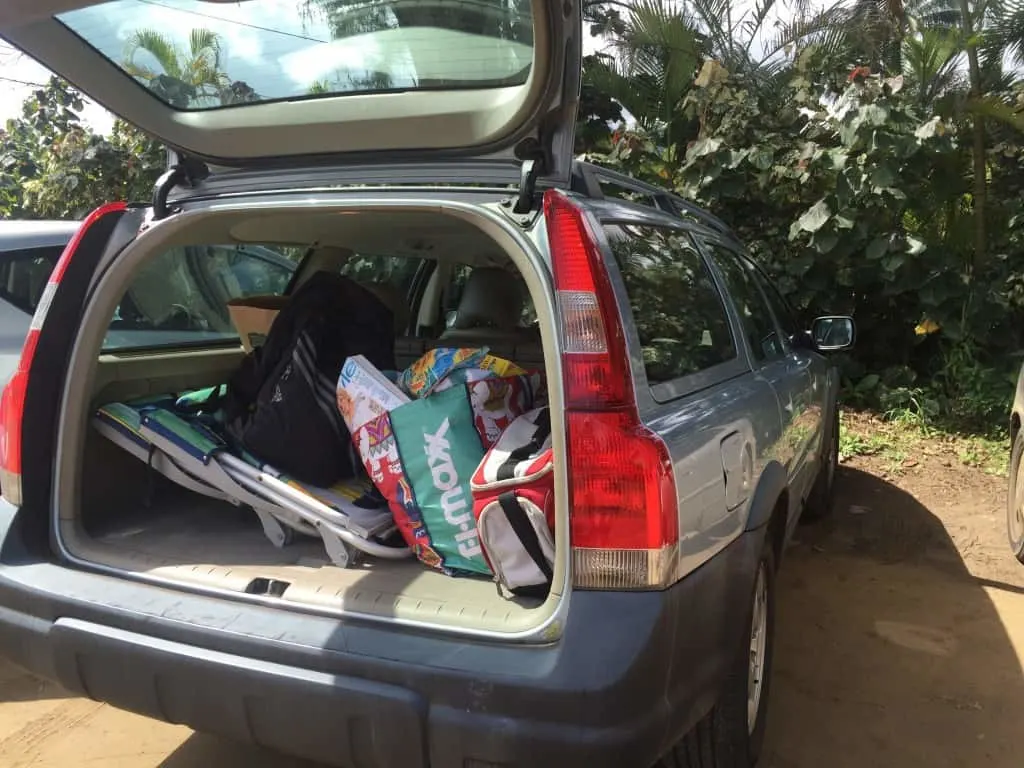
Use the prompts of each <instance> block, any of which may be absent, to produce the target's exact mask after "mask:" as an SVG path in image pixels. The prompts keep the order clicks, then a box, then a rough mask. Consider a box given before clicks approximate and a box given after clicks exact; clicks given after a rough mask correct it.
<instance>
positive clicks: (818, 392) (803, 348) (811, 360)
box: [740, 254, 837, 491]
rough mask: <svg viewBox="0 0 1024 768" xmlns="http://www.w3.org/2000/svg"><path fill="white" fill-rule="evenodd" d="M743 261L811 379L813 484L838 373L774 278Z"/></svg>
mask: <svg viewBox="0 0 1024 768" xmlns="http://www.w3.org/2000/svg"><path fill="white" fill-rule="evenodd" d="M740 261H741V263H742V264H744V265H745V266H746V267H747V269H748V270H749V271H750V273H751V274H752V275H753V276H754V281H755V282H756V283H757V284H758V286H759V287H760V288H761V290H762V292H763V293H764V295H765V298H766V299H767V301H768V305H769V306H770V307H771V309H772V313H773V314H774V315H775V319H776V321H777V323H778V324H779V326H780V327H781V328H782V331H783V333H784V334H785V336H786V339H788V340H789V342H790V348H791V350H792V351H791V354H792V355H793V356H794V357H796V358H797V359H799V360H800V361H801V363H802V364H803V365H804V367H805V369H806V370H807V374H808V376H809V377H810V380H811V391H810V393H809V394H808V396H807V402H808V406H807V413H806V414H805V417H804V418H805V420H806V426H807V427H808V428H810V429H811V430H812V440H811V441H810V443H809V444H808V446H807V451H808V456H807V463H808V466H809V468H810V470H809V474H810V479H809V482H810V483H812V484H813V482H814V477H815V476H816V474H817V468H818V465H819V462H820V461H821V450H822V442H823V440H824V438H825V432H826V431H827V430H826V428H827V426H828V421H827V419H828V417H829V416H831V413H830V409H831V408H832V407H833V403H832V402H831V397H832V393H833V391H834V390H835V389H836V386H837V385H835V384H834V383H832V384H830V373H831V374H833V376H835V375H837V373H836V371H835V369H834V367H833V366H831V365H829V362H828V360H827V359H826V358H825V357H824V356H823V355H821V354H819V353H818V352H816V351H815V350H814V349H812V348H811V344H810V343H809V342H808V339H807V333H806V332H807V328H806V327H805V326H803V325H801V323H800V321H799V320H798V319H797V314H796V312H794V311H793V308H792V307H791V306H790V304H789V302H788V301H786V299H785V297H784V296H783V295H782V294H781V293H780V292H779V289H778V288H777V287H776V286H775V284H774V283H773V282H772V280H771V278H769V277H768V275H767V274H765V272H764V270H763V269H761V268H760V267H759V266H757V264H756V263H754V262H753V260H751V259H749V258H746V256H745V255H743V254H740ZM809 490H810V489H808V491H809Z"/></svg>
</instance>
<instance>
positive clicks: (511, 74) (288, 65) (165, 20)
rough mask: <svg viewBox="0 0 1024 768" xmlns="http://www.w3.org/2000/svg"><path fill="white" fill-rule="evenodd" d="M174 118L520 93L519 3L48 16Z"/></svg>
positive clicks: (527, 58) (526, 62)
mask: <svg viewBox="0 0 1024 768" xmlns="http://www.w3.org/2000/svg"><path fill="white" fill-rule="evenodd" d="M57 18H58V19H59V20H60V21H61V22H62V23H64V24H65V25H66V26H67V27H68V28H70V29H71V30H72V31H73V32H75V33H76V34H77V35H79V36H80V37H82V38H83V39H84V40H85V41H86V42H87V43H89V44H90V45H91V46H93V47H94V48H96V49H97V50H98V51H99V52H100V53H102V54H103V55H104V56H106V57H107V58H108V59H110V61H112V62H113V63H114V64H116V65H117V66H119V67H120V68H121V69H122V70H123V71H124V72H125V74H126V75H128V76H130V77H132V78H134V79H135V80H136V81H137V82H139V83H141V84H142V85H143V86H145V87H146V88H147V89H148V90H149V91H150V92H151V93H152V94H153V95H154V96H156V97H157V98H159V99H161V100H162V101H164V102H165V103H167V104H169V105H170V106H172V107H175V108H177V109H215V108H219V107H226V106H233V105H238V104H245V103H254V102H261V101H272V100H280V99H295V98H300V97H316V96H325V95H333V94H346V93H358V92H361V93H366V92H375V91H394V90H429V89H460V88H486V87H497V86H508V85H522V84H523V83H525V82H526V79H527V77H528V76H529V73H530V68H531V65H532V63H533V19H532V16H531V13H530V1H529V0H248V1H247V2H244V3H221V4H213V3H209V2H203V0H159V1H157V0H108V2H105V3H100V4H99V5H94V6H91V7H88V8H81V9H78V10H74V11H70V12H68V13H63V14H60V15H59V16H58V17H57Z"/></svg>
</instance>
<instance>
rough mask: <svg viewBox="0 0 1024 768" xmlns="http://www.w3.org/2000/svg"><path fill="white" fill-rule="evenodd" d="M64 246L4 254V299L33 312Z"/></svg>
mask: <svg viewBox="0 0 1024 768" xmlns="http://www.w3.org/2000/svg"><path fill="white" fill-rule="evenodd" d="M63 251H64V248H63V246H51V247H45V248H25V249H22V250H17V251H8V252H6V253H4V254H2V256H0V298H2V299H3V300H4V301H6V302H8V303H9V304H13V305H14V306H16V307H17V308H18V309H20V310H22V311H24V312H27V313H29V314H33V313H35V311H36V307H37V306H38V305H39V300H40V299H41V298H42V296H43V290H44V289H45V288H46V281H47V280H49V279H50V273H51V272H52V271H53V268H54V267H55V266H56V265H57V260H58V259H59V258H60V255H61V253H62V252H63Z"/></svg>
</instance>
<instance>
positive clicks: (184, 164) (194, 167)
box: [153, 155, 210, 221]
mask: <svg viewBox="0 0 1024 768" xmlns="http://www.w3.org/2000/svg"><path fill="white" fill-rule="evenodd" d="M177 160H178V162H177V163H175V164H174V165H173V166H172V167H171V168H169V169H168V170H166V171H164V172H163V173H162V174H160V178H159V179H157V180H156V184H154V185H153V221H160V219H165V218H167V217H168V216H170V215H171V214H172V213H177V212H178V209H177V208H174V209H171V208H169V207H168V205H167V196H168V195H169V194H170V193H171V190H172V189H174V188H175V187H177V186H181V185H182V184H185V185H187V186H189V187H194V186H195V185H196V182H199V181H202V180H203V179H205V178H206V177H207V176H209V175H210V169H209V168H208V167H207V166H206V163H204V162H202V161H200V160H193V159H192V158H190V157H188V156H187V155H177Z"/></svg>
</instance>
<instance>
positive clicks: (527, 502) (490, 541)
mask: <svg viewBox="0 0 1024 768" xmlns="http://www.w3.org/2000/svg"><path fill="white" fill-rule="evenodd" d="M471 488H472V492H473V516H474V517H475V518H476V527H477V533H478V535H479V540H480V546H481V547H482V549H483V554H484V557H485V558H486V559H487V563H488V565H490V566H491V570H492V571H493V572H494V578H495V581H497V582H498V583H499V584H501V585H502V586H504V587H505V588H506V589H508V590H509V591H510V592H512V593H513V594H515V595H522V596H530V597H545V596H547V594H548V591H549V590H550V589H551V577H552V569H553V568H554V563H555V538H554V534H553V531H554V527H555V521H554V507H555V505H554V463H553V461H552V454H551V414H550V411H549V410H548V409H547V408H537V409H536V410H533V411H529V412H528V413H524V414H523V415H522V416H519V417H518V418H516V419H515V420H514V421H513V422H512V423H511V424H509V426H508V428H507V429H505V431H504V432H502V434H501V437H499V438H498V441H497V442H496V443H495V444H494V445H493V446H492V447H491V449H490V450H489V451H487V453H486V454H485V455H484V458H483V461H481V462H480V466H478V467H477V470H476V472H475V473H473V480H472V483H471Z"/></svg>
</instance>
